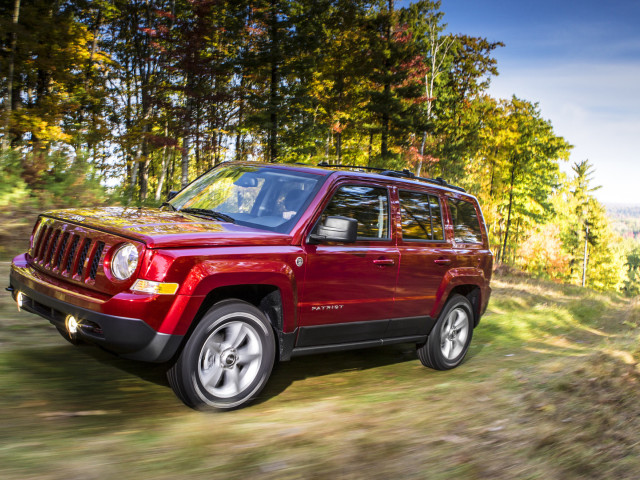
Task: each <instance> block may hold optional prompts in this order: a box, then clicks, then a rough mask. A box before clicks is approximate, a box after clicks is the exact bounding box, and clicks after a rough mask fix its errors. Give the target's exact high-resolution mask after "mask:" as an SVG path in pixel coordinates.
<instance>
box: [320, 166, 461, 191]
mask: <svg viewBox="0 0 640 480" xmlns="http://www.w3.org/2000/svg"><path fill="white" fill-rule="evenodd" d="M318 166H319V167H331V168H353V169H356V170H366V171H372V172H376V173H378V174H380V175H385V176H387V177H394V178H408V179H410V180H419V181H421V182H427V183H433V184H435V185H440V186H442V187H447V188H451V189H452V190H457V191H459V192H463V193H464V192H466V190H465V189H464V188H462V187H458V186H457V185H451V184H450V183H447V181H446V180H445V179H444V178H442V177H437V178H427V177H416V176H415V174H414V173H413V172H411V171H409V170H407V169H406V168H405V169H404V170H389V169H388V168H376V167H362V166H360V165H341V164H339V165H331V164H329V163H327V162H320V163H319V164H318Z"/></svg>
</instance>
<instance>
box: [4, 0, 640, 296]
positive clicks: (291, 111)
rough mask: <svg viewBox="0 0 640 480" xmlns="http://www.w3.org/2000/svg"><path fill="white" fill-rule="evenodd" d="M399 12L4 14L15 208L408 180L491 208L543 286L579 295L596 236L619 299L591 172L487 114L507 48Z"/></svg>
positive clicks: (188, 0) (522, 116) (536, 113)
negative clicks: (298, 171) (281, 173)
mask: <svg viewBox="0 0 640 480" xmlns="http://www.w3.org/2000/svg"><path fill="white" fill-rule="evenodd" d="M16 5H18V6H20V9H19V11H17V10H16V9H15V7H16ZM398 5H399V4H397V2H389V1H386V0H376V1H364V0H319V1H318V0H257V1H248V0H233V1H232V0H153V1H148V0H112V1H107V0H95V1H91V2H87V1H85V0H69V1H64V2H51V1H46V0H19V1H17V2H16V1H5V2H0V30H2V31H4V32H6V35H2V36H0V48H1V49H2V51H3V52H4V53H3V54H2V55H0V67H1V68H0V71H1V72H2V76H0V92H2V93H4V94H3V95H2V98H0V112H1V113H2V117H1V118H0V142H1V145H0V147H2V151H3V152H5V153H4V156H3V157H2V165H1V166H0V168H1V169H2V172H3V174H4V176H5V177H6V178H7V181H6V182H4V183H3V184H2V185H0V197H1V199H2V200H0V202H2V203H1V205H9V204H13V203H15V202H32V203H34V205H42V206H66V205H68V204H74V203H81V204H91V203H93V204H95V203H100V202H101V201H102V200H103V199H104V198H105V193H104V187H103V186H104V185H107V184H108V185H115V186H116V187H115V191H114V192H112V193H113V197H112V200H113V201H118V202H121V203H124V204H135V205H154V204H158V203H159V202H160V201H161V200H162V199H163V198H165V197H166V195H167V194H168V192H169V191H170V190H175V189H178V188H180V186H181V185H183V184H185V183H187V182H188V181H189V179H193V178H195V177H196V176H198V175H200V174H202V173H203V172H205V171H206V170H208V169H209V168H211V167H213V166H215V165H217V164H219V163H220V162H222V161H228V160H240V161H242V160H257V161H265V162H301V163H306V164H312V165H313V164H317V163H318V162H320V161H328V162H329V163H349V164H355V165H362V166H365V165H368V166H375V167H382V168H392V169H404V168H409V169H411V170H413V171H414V172H415V173H418V174H421V175H423V176H432V177H437V176H442V177H444V178H445V179H446V180H448V181H450V182H452V183H458V184H460V185H462V186H463V187H465V188H466V189H467V190H468V191H469V192H470V193H472V194H475V195H477V196H478V197H479V198H480V200H481V203H482V205H483V210H484V214H485V218H486V220H487V224H488V226H489V233H490V236H491V239H492V242H493V249H494V251H495V253H496V259H497V260H498V261H499V262H500V263H507V264H518V265H523V266H525V267H527V265H528V268H529V269H530V270H535V271H536V272H537V274H539V275H548V276H551V277H553V278H556V279H563V280H568V281H572V282H574V283H580V280H581V272H582V265H583V261H582V254H581V252H582V251H583V245H584V239H585V234H586V231H585V228H584V227H585V226H586V223H587V222H591V223H592V224H593V227H592V232H591V234H590V237H589V239H588V242H589V249H590V252H589V255H591V261H590V268H589V269H588V270H589V272H588V284H590V285H593V286H596V287H597V288H614V289H619V288H621V285H622V283H621V282H623V281H624V274H621V275H617V274H616V273H613V272H615V270H616V269H618V267H619V266H620V261H621V259H622V260H624V253H623V252H622V251H621V250H620V249H618V248H616V247H615V246H613V245H614V243H615V241H616V238H615V237H614V236H613V235H612V234H611V232H610V230H609V228H608V226H607V225H606V221H605V220H604V219H603V218H604V217H603V215H604V214H603V212H602V211H601V209H600V208H599V206H598V205H596V204H593V202H592V192H593V188H592V187H591V186H590V185H589V182H590V177H591V175H592V168H591V166H590V165H589V163H588V161H586V160H585V161H584V162H580V163H578V164H576V165H574V173H575V175H576V176H575V178H574V179H572V180H571V181H569V182H567V181H566V180H562V178H561V175H560V172H559V162H561V161H563V160H566V158H567V157H568V152H569V150H570V148H571V146H570V145H569V144H568V143H567V141H565V139H563V138H562V137H559V136H558V135H556V134H555V132H554V130H553V128H552V126H551V123H550V122H549V121H548V120H546V119H544V118H543V117H542V113H541V112H540V110H539V107H538V105H537V104H536V103H533V102H530V101H527V100H524V99H520V98H517V97H515V96H514V97H513V98H511V99H508V100H500V99H494V98H491V97H490V96H488V95H487V88H488V86H489V83H490V81H491V78H492V77H494V76H496V75H498V65H497V61H496V59H495V56H494V53H495V51H496V49H498V48H500V47H502V46H503V44H502V43H501V42H499V41H497V42H492V41H489V40H487V39H485V38H481V37H473V36H470V35H466V34H464V33H461V34H458V35H451V34H447V33H446V28H445V27H446V24H445V23H444V22H445V20H446V16H445V12H443V11H441V2H439V1H432V0H419V1H416V2H413V3H411V4H409V5H407V6H404V7H400V8H398ZM16 13H18V15H17V16H16V15H15V14H16ZM9 72H13V73H12V74H10V73H9ZM17 152H20V153H19V154H18V153H17ZM563 182H564V184H563ZM101 185H102V186H101ZM80 192H82V193H80ZM590 202H591V203H590ZM1 205H0V206H1ZM632 227H633V225H632ZM616 228H617V227H616ZM634 231H635V230H634ZM545 232H547V233H548V232H552V234H553V242H551V243H550V244H549V245H545V246H544V248H541V244H540V242H541V241H543V240H544V235H545ZM535 245H537V247H535ZM623 264H624V261H623ZM622 270H625V269H624V267H623V268H622ZM634 278H635V277H634Z"/></svg>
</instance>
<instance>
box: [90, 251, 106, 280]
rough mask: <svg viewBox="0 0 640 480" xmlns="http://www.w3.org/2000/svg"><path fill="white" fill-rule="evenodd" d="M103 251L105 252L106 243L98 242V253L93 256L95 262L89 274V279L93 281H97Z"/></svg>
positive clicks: (92, 263)
mask: <svg viewBox="0 0 640 480" xmlns="http://www.w3.org/2000/svg"><path fill="white" fill-rule="evenodd" d="M102 250H104V242H98V246H97V247H96V251H95V253H94V254H93V262H91V271H90V272H89V278H91V280H95V279H96V273H98V265H100V257H101V256H102Z"/></svg>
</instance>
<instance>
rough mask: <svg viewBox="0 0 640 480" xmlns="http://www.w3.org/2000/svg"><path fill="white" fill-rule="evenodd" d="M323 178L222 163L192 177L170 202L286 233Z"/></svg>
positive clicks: (182, 208)
mask: <svg viewBox="0 0 640 480" xmlns="http://www.w3.org/2000/svg"><path fill="white" fill-rule="evenodd" d="M323 179H324V177H322V176H319V175H314V174H310V173H302V172H295V171H290V170H282V169H278V168H270V167H268V166H265V167H261V166H253V165H228V166H226V165H225V166H221V167H218V168H214V169H213V170H211V171H209V172H207V173H205V174H204V175H202V176H201V177H200V178H198V179H196V180H194V181H193V182H192V183H191V184H189V185H188V186H187V187H186V188H185V189H184V190H182V191H181V192H180V193H178V195H176V196H175V197H174V198H173V199H172V200H171V201H170V202H169V203H170V205H171V206H172V207H173V208H175V209H176V210H180V211H184V212H185V213H191V214H194V215H202V216H207V217H210V218H213V219H217V220H222V221H233V222H235V223H238V224H240V225H246V226H250V227H255V228H264V229H266V230H271V231H273V232H279V233H289V232H290V231H291V229H292V228H293V226H294V225H295V223H296V221H297V220H298V218H299V217H300V215H301V214H302V212H303V211H304V209H305V208H306V206H307V205H308V203H309V202H310V201H311V199H312V198H313V194H315V192H316V191H317V189H318V188H319V187H320V184H321V183H322V182H321V180H323ZM225 217H226V218H225Z"/></svg>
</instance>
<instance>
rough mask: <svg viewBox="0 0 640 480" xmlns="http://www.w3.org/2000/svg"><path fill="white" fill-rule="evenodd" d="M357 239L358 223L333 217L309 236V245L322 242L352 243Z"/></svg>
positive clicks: (344, 218)
mask: <svg viewBox="0 0 640 480" xmlns="http://www.w3.org/2000/svg"><path fill="white" fill-rule="evenodd" d="M357 238H358V221H357V220H356V219H355V218H349V217H341V216H337V215H336V216H333V217H327V218H326V220H325V221H324V223H321V224H319V225H318V227H317V228H316V232H315V233H312V234H311V235H309V240H310V241H309V243H312V244H318V243H324V242H339V243H353V242H355V241H356V239H357Z"/></svg>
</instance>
